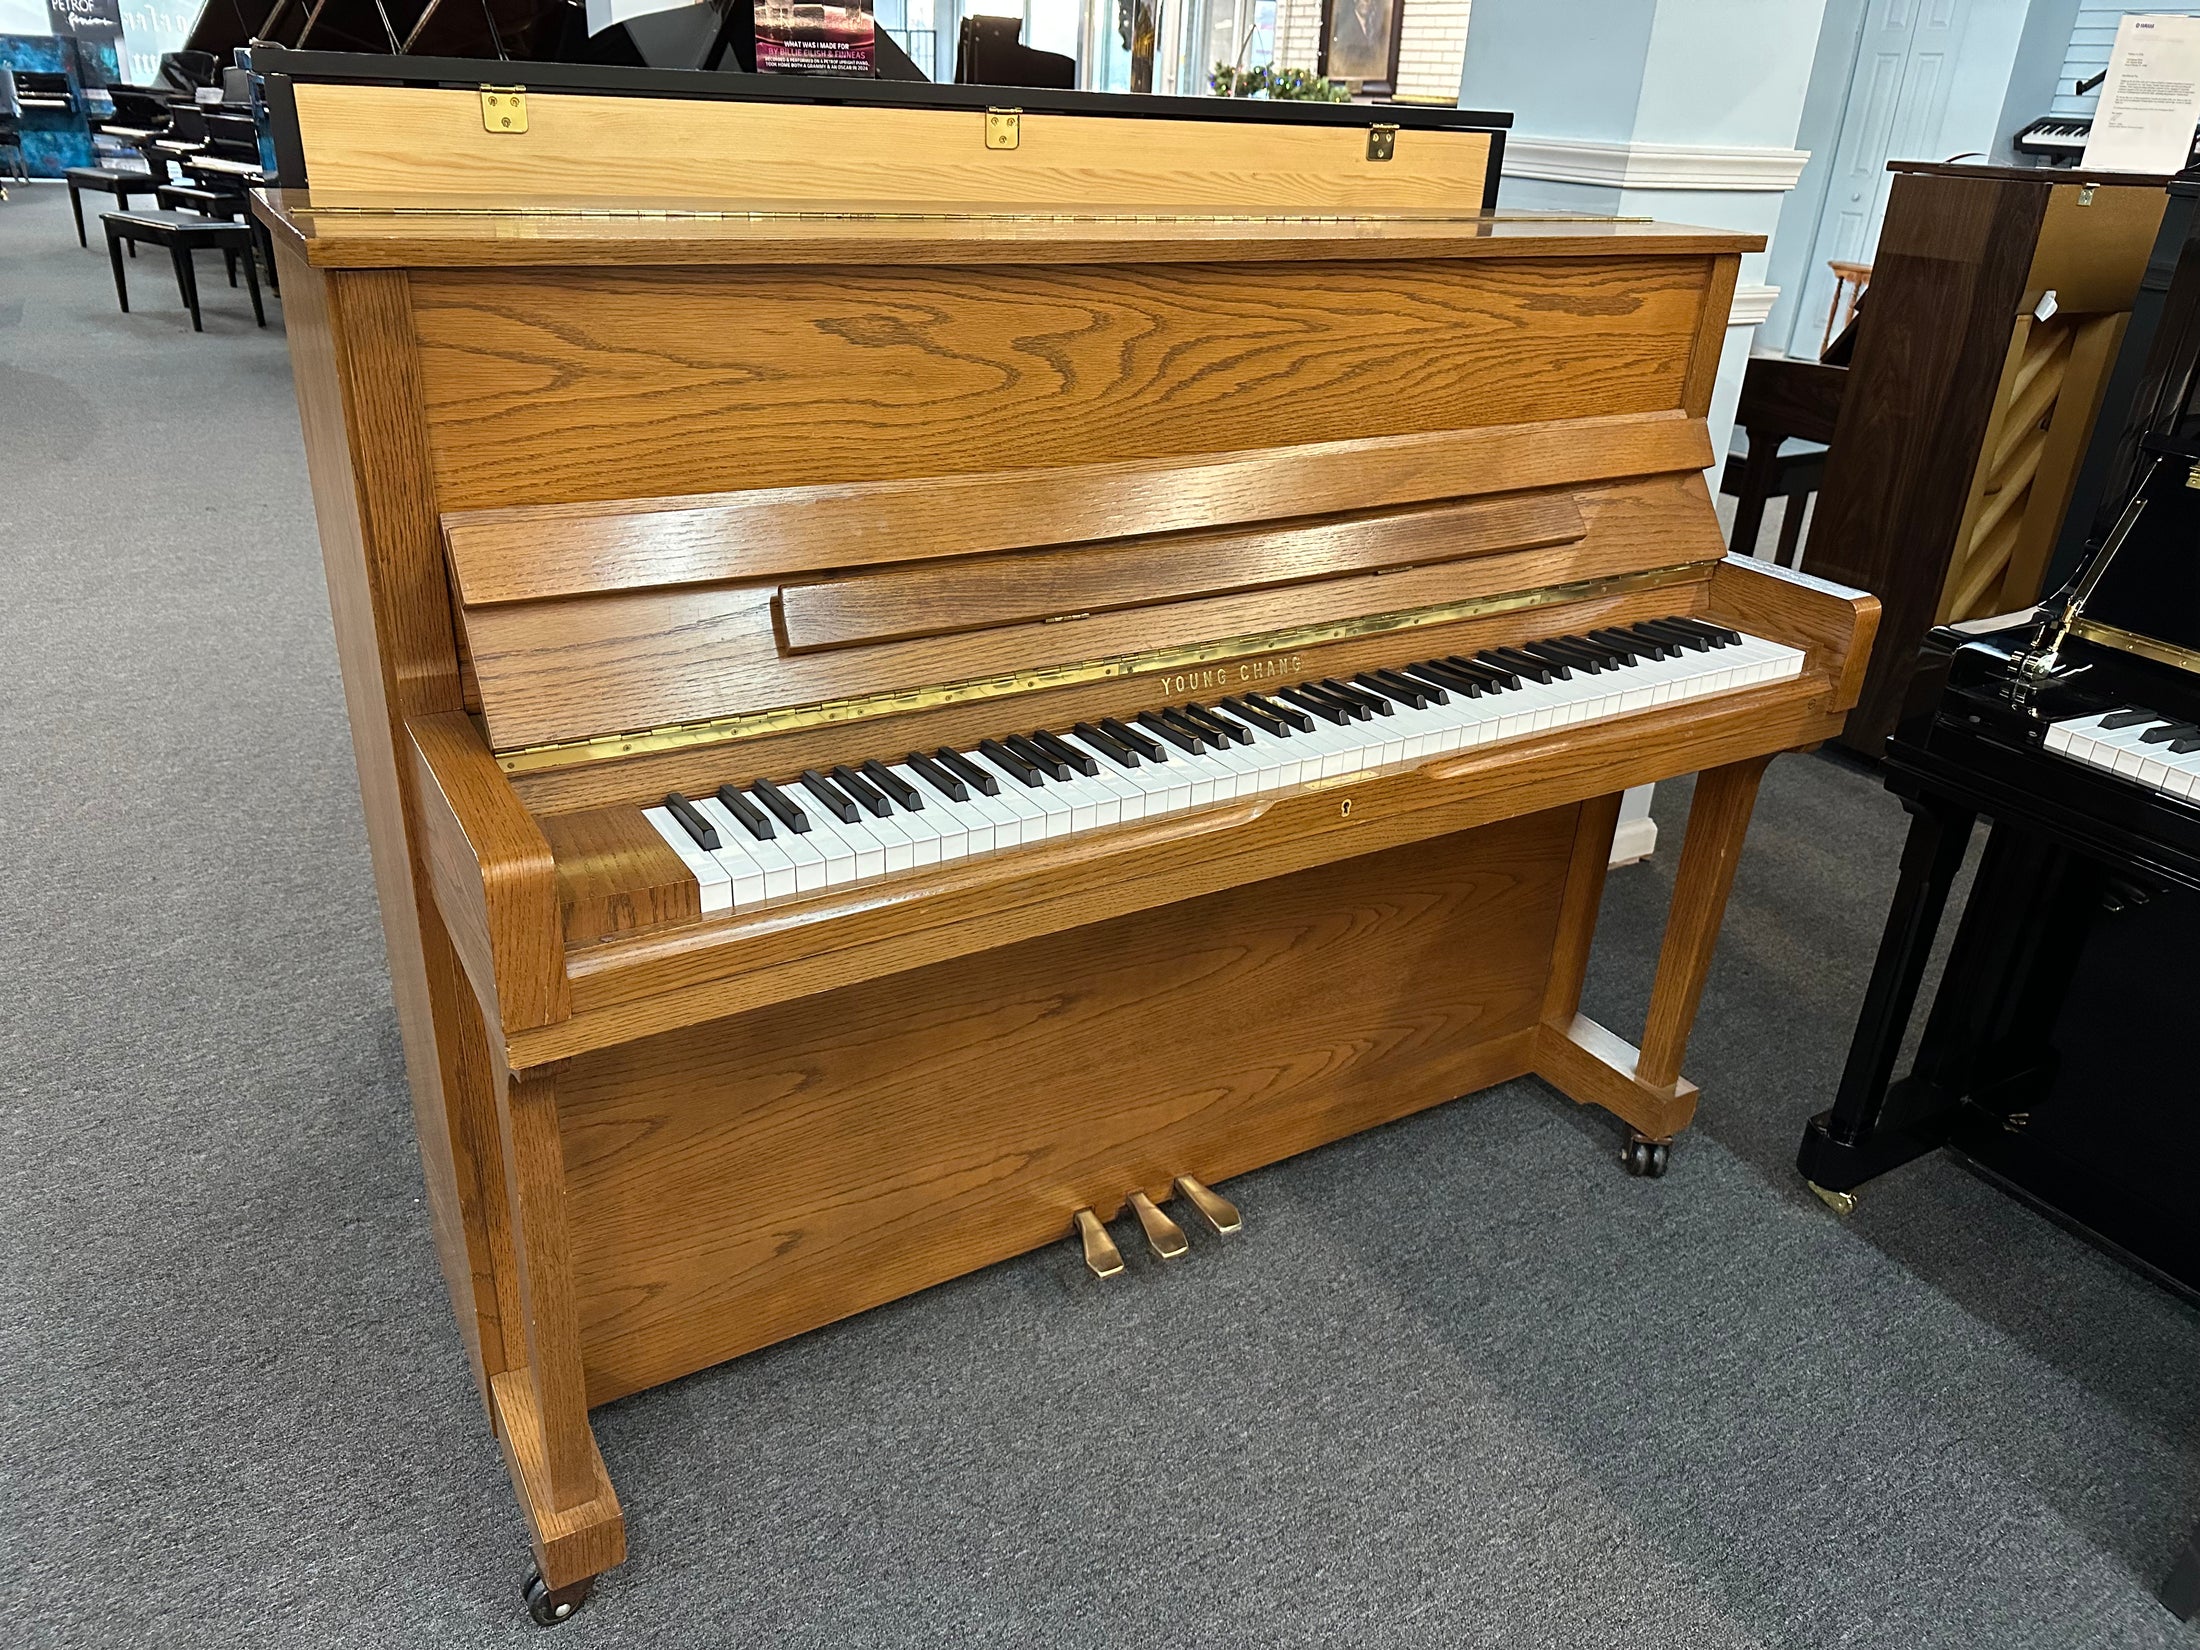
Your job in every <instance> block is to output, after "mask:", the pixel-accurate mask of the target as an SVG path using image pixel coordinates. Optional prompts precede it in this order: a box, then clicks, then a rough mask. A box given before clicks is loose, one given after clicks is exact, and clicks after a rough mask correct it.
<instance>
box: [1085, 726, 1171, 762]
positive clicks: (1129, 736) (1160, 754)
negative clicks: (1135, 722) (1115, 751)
mask: <svg viewBox="0 0 2200 1650" xmlns="http://www.w3.org/2000/svg"><path fill="white" fill-rule="evenodd" d="M1100 731H1101V732H1102V733H1104V734H1106V735H1107V736H1108V737H1109V738H1110V739H1112V740H1114V741H1115V742H1116V743H1117V744H1118V745H1123V746H1126V747H1128V748H1129V749H1131V750H1134V751H1136V752H1137V753H1138V754H1139V755H1140V756H1143V757H1144V758H1145V759H1146V760H1147V761H1149V762H1159V761H1161V760H1162V759H1163V758H1164V757H1166V756H1167V755H1168V754H1169V753H1168V752H1167V751H1165V750H1163V749H1162V748H1161V746H1160V745H1159V744H1158V743H1156V742H1155V741H1154V739H1153V738H1152V737H1151V736H1150V735H1148V734H1146V733H1143V732H1141V731H1140V730H1139V729H1137V728H1134V727H1130V726H1128V725H1126V724H1125V723H1122V722H1119V721H1117V720H1116V719H1115V718H1114V717H1112V716H1103V717H1102V718H1101V719H1100Z"/></svg>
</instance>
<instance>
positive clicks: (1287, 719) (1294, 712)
mask: <svg viewBox="0 0 2200 1650" xmlns="http://www.w3.org/2000/svg"><path fill="white" fill-rule="evenodd" d="M1245 702H1246V703H1247V704H1248V705H1251V706H1252V707H1253V708H1254V709H1255V710H1264V711H1266V712H1267V713H1268V714H1269V715H1270V716H1273V717H1274V718H1275V719H1276V720H1277V721H1279V722H1281V723H1282V724H1283V725H1284V726H1285V727H1287V728H1290V729H1292V730H1293V731H1294V732H1297V733H1312V732H1313V731H1314V719H1313V718H1312V717H1310V716H1308V715H1307V714H1306V712H1305V711H1303V710H1301V709H1299V708H1298V706H1296V705H1279V704H1277V703H1276V701H1275V700H1273V699H1271V698H1269V697H1268V696H1267V695H1266V694H1264V693H1248V694H1247V695H1246V696H1245Z"/></svg>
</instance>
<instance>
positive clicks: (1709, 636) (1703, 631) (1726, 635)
mask: <svg viewBox="0 0 2200 1650" xmlns="http://www.w3.org/2000/svg"><path fill="white" fill-rule="evenodd" d="M1665 622H1666V623H1667V624H1677V625H1679V626H1680V627H1681V628H1682V629H1683V630H1693V631H1694V632H1696V634H1697V635H1699V636H1701V637H1702V638H1703V639H1704V640H1705V641H1707V642H1709V643H1710V644H1711V645H1712V646H1713V647H1740V646H1741V645H1742V633H1741V632H1740V631H1739V630H1730V629H1728V628H1727V627H1726V626H1725V625H1723V624H1713V623H1712V622H1711V621H1710V620H1709V619H1697V618H1685V619H1684V618H1671V619H1668V620H1666V621H1665Z"/></svg>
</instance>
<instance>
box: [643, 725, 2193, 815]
mask: <svg viewBox="0 0 2200 1650" xmlns="http://www.w3.org/2000/svg"><path fill="white" fill-rule="evenodd" d="M2164 720H2166V718H2165V717H2163V716H2162V715H2161V713H2160V712H2158V711H2151V710H2133V709H2132V708H2131V707H2130V706H2128V705H2127V706H2125V707H2124V708H2123V709H2122V710H2112V711H2110V712H2109V713H2108V714H2107V715H2106V716H2104V717H2102V718H2101V726H2102V727H2104V728H2135V727H2137V726H2138V725H2139V724H2140V723H2141V722H2160V721H2164ZM665 806H666V807H668V808H669V807H671V806H672V803H671V801H670V800H669V799H668V800H667V801H666V803H665ZM675 811H677V810H675ZM712 846H714V847H715V846H716V844H712Z"/></svg>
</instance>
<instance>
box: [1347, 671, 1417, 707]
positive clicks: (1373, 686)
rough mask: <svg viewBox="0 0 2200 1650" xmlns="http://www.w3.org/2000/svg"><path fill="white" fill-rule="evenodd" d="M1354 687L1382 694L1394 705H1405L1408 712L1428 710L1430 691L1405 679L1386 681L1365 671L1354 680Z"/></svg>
mask: <svg viewBox="0 0 2200 1650" xmlns="http://www.w3.org/2000/svg"><path fill="white" fill-rule="evenodd" d="M1352 685H1353V686H1354V687H1356V688H1365V689H1366V690H1367V691H1368V692H1369V693H1374V694H1380V695H1381V696H1382V697H1383V698H1385V699H1387V700H1389V701H1390V702H1391V703H1392V704H1393V705H1404V706H1405V707H1406V708H1407V709H1408V710H1426V709H1428V702H1429V690H1428V689H1427V688H1423V687H1416V686H1414V685H1413V683H1411V682H1409V681H1407V680H1406V679H1405V678H1404V677H1402V676H1401V677H1398V678H1395V679H1393V680H1390V681H1385V680H1384V679H1383V678H1382V677H1381V676H1379V675H1377V674H1376V673H1375V672H1374V671H1372V670H1363V671H1361V672H1359V673H1358V674H1357V675H1355V676H1354V677H1353V678H1352Z"/></svg>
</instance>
